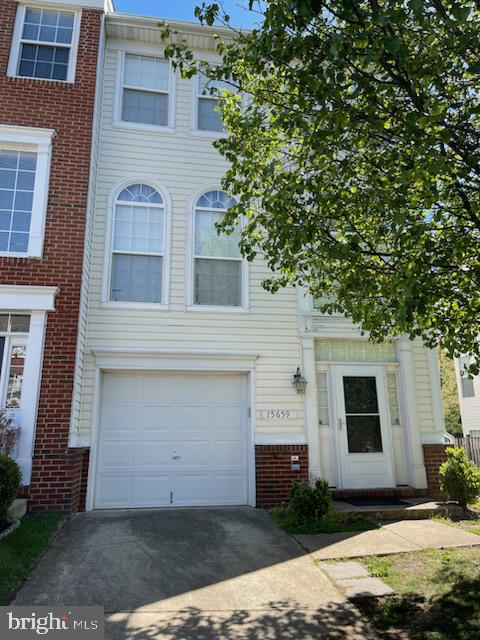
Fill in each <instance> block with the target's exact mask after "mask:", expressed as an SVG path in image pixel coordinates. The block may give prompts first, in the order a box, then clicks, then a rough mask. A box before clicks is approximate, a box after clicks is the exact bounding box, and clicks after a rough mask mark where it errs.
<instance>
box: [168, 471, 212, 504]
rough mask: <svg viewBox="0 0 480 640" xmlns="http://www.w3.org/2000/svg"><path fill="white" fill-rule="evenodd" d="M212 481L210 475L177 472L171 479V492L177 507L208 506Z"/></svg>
mask: <svg viewBox="0 0 480 640" xmlns="http://www.w3.org/2000/svg"><path fill="white" fill-rule="evenodd" d="M211 486H212V481H211V477H210V473H182V472H178V473H177V474H176V475H175V476H174V477H173V478H172V491H173V495H174V496H175V498H174V502H175V504H177V505H195V504H209V503H210V501H211V497H210V496H211V493H212V492H211Z"/></svg>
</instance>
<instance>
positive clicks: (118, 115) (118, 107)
mask: <svg viewBox="0 0 480 640" xmlns="http://www.w3.org/2000/svg"><path fill="white" fill-rule="evenodd" d="M127 54H130V55H134V56H145V57H146V58H161V59H164V60H166V62H168V93H167V95H168V122H167V124H166V125H159V124H146V123H143V122H127V121H126V120H122V106H123V88H124V85H123V75H124V68H125V56H126V55H127ZM116 64H117V69H116V80H115V104H114V109H113V126H114V127H120V128H122V129H134V130H135V131H146V132H150V133H152V132H156V133H172V132H174V131H175V89H176V87H175V74H174V72H173V67H172V62H171V60H167V59H166V58H164V56H163V52H162V51H160V52H158V51H152V50H151V49H148V50H146V49H141V48H138V49H130V48H129V49H121V50H119V51H117V62H116ZM141 90H142V91H143V89H141ZM145 91H148V89H145ZM152 93H164V92H161V91H156V90H155V89H152Z"/></svg>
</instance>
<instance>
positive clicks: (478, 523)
mask: <svg viewBox="0 0 480 640" xmlns="http://www.w3.org/2000/svg"><path fill="white" fill-rule="evenodd" d="M432 520H435V522H439V523H440V524H447V525H448V526H450V527H456V528H457V529H463V530H464V531H468V532H469V533H474V534H475V535H476V536H480V518H479V517H475V516H474V515H473V516H472V517H471V518H469V519H468V520H462V519H461V518H450V517H445V516H433V518H432Z"/></svg>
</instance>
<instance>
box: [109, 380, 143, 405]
mask: <svg viewBox="0 0 480 640" xmlns="http://www.w3.org/2000/svg"><path fill="white" fill-rule="evenodd" d="M141 385H142V380H141V377H140V376H138V375H136V374H124V375H122V374H117V373H113V374H109V375H108V376H105V377H104V380H103V397H104V399H105V401H106V402H122V403H123V402H129V400H130V399H131V398H140V394H141V389H142V387H141Z"/></svg>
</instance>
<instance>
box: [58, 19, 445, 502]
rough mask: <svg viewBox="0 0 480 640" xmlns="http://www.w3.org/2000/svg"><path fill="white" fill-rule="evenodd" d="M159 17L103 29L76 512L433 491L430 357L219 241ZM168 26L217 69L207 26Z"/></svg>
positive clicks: (190, 86) (212, 154) (206, 166)
mask: <svg viewBox="0 0 480 640" xmlns="http://www.w3.org/2000/svg"><path fill="white" fill-rule="evenodd" d="M158 23H159V19H158V18H146V17H141V16H136V15H125V14H116V13H108V14H107V16H106V43H105V47H106V50H105V64H104V69H103V81H102V83H101V89H100V90H101V91H102V97H101V101H102V109H101V113H100V114H99V117H100V120H99V126H100V137H99V146H98V149H97V163H96V174H95V178H96V180H95V183H94V184H93V185H92V190H94V205H93V210H92V211H91V212H90V213H91V215H90V216H89V220H88V224H87V248H88V251H87V255H88V260H87V261H86V262H85V272H84V296H83V306H82V309H83V310H84V311H85V313H81V316H80V317H81V336H82V340H81V341H80V342H79V349H78V364H77V368H76V375H75V385H74V396H73V397H74V406H73V409H72V420H71V428H70V439H69V446H70V448H77V450H78V460H81V463H82V464H81V466H82V468H83V475H82V488H83V489H84V490H85V491H86V508H87V509H94V508H115V507H156V506H169V505H171V506H180V505H234V504H250V505H267V504H273V503H278V502H280V501H282V500H285V499H286V497H287V496H288V492H289V490H290V487H291V483H292V480H294V479H299V480H306V479H307V478H308V477H311V478H314V477H323V478H327V479H328V481H329V483H330V485H331V487H332V488H336V489H338V490H363V491H365V490H375V489H388V490H389V491H390V492H392V493H395V491H397V490H398V489H399V488H401V490H402V491H403V492H408V493H410V494H415V493H422V492H423V493H425V492H426V491H427V489H429V490H430V491H432V492H436V490H438V486H437V487H435V485H434V480H433V479H432V478H434V476H435V467H436V466H438V460H439V458H440V457H441V454H442V451H443V444H442V443H443V442H444V425H443V416H442V409H441V395H440V381H439V372H438V362H437V354H436V352H435V351H428V350H426V349H425V348H424V347H423V346H422V344H421V343H420V342H418V341H414V342H412V341H410V340H409V339H407V338H405V339H403V338H402V339H399V340H395V341H394V342H392V343H383V344H372V343H370V342H368V341H367V340H366V339H365V337H362V336H361V334H360V332H359V331H358V330H357V329H356V328H355V327H354V326H353V325H352V324H351V323H350V322H348V321H347V320H345V319H344V318H342V317H341V316H331V317H330V316H323V315H322V314H320V313H319V312H318V311H316V310H315V308H314V305H313V304H312V300H311V299H310V297H308V296H305V295H304V294H303V292H302V291H297V290H295V289H293V288H286V289H283V290H281V291H279V292H278V293H277V294H275V295H271V294H269V293H267V292H266V291H265V290H264V289H263V288H262V287H261V282H262V280H263V279H264V278H265V277H266V276H268V275H269V272H268V269H267V266H266V265H265V263H264V262H262V260H261V259H257V260H255V261H253V262H252V263H250V264H248V263H247V262H246V261H245V260H243V259H242V257H241V255H240V252H239V250H238V246H237V243H236V240H237V239H238V237H237V236H235V235H233V236H229V237H224V236H221V237H218V236H217V235H216V233H215V230H214V223H215V221H217V220H219V219H220V217H221V215H222V212H223V211H224V210H225V209H226V208H228V206H229V205H230V204H231V200H230V198H229V197H228V196H227V195H226V194H224V193H223V192H222V191H221V188H220V182H221V179H222V176H223V175H224V172H225V170H226V168H227V167H226V164H225V162H224V160H223V159H222V158H221V157H220V156H219V154H218V153H217V152H216V151H215V150H214V149H213V147H212V146H211V143H212V141H213V140H215V138H216V137H218V136H219V135H222V133H221V122H220V120H219V117H218V115H217V114H216V113H215V111H214V106H215V101H214V99H212V98H211V97H210V96H204V95H202V85H201V82H202V81H201V79H199V78H193V79H190V80H188V79H182V78H181V77H180V76H179V74H177V73H174V72H173V70H172V68H171V65H170V63H169V62H168V61H166V60H165V59H164V58H163V53H162V52H163V46H164V45H163V44H162V39H161V33H160V29H159V28H158ZM172 27H174V28H176V29H178V30H179V31H180V32H181V33H182V35H183V36H184V37H185V38H186V40H187V42H188V44H189V46H190V47H191V48H193V50H194V51H195V53H196V54H197V55H198V56H199V57H202V58H208V59H210V60H212V61H215V53H214V38H213V33H214V32H215V31H218V30H216V29H212V28H209V27H204V26H200V25H198V24H189V23H180V22H178V23H177V22H174V23H172ZM224 35H225V34H224ZM69 184H75V179H74V178H73V177H72V178H71V180H70V181H69ZM90 240H91V243H90ZM57 305H58V297H57ZM297 368H298V369H299V371H298V373H299V376H297V380H296V383H297V384H296V385H294V384H293V382H294V375H295V374H296V372H297ZM301 376H303V377H304V378H305V379H306V381H307V382H306V388H305V393H302V391H303V388H302V387H303V386H304V385H302V380H301V379H299V378H301ZM46 388H48V389H51V390H52V392H54V390H53V388H52V385H51V384H50V385H48V386H47V387H46ZM79 466H80V463H79ZM52 474H53V472H52ZM429 483H430V484H429ZM47 484H48V483H47ZM83 497H84V496H82V500H83ZM52 499H53V496H52ZM59 506H61V505H59Z"/></svg>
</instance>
